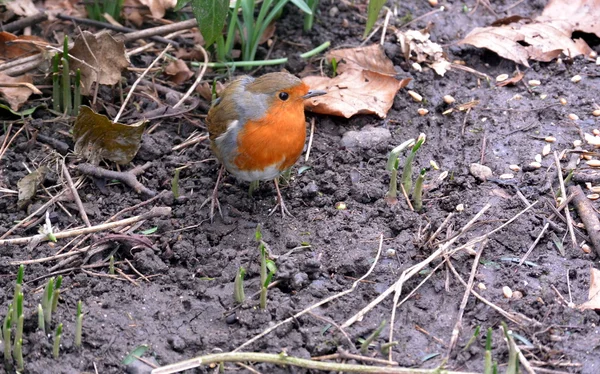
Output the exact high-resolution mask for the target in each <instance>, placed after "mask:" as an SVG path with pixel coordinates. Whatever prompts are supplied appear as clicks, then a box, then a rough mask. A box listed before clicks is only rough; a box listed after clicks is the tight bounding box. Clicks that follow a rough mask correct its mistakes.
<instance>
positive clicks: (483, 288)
mask: <svg viewBox="0 0 600 374" xmlns="http://www.w3.org/2000/svg"><path fill="white" fill-rule="evenodd" d="M477 288H479V289H480V290H482V291H485V290H487V287H486V286H485V284H483V283H482V282H479V284H477Z"/></svg>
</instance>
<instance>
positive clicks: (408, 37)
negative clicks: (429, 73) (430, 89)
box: [396, 29, 452, 76]
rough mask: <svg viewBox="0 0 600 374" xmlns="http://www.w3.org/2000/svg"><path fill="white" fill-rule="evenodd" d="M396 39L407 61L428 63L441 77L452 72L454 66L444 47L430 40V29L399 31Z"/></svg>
mask: <svg viewBox="0 0 600 374" xmlns="http://www.w3.org/2000/svg"><path fill="white" fill-rule="evenodd" d="M396 37H397V38H398V43H399V44H400V49H401V50H402V53H403V54H404V58H405V59H406V60H407V61H416V62H418V63H426V64H427V65H429V66H430V67H431V68H432V69H433V70H434V71H435V72H436V73H437V74H438V75H441V76H443V75H444V74H445V73H446V71H448V70H450V67H451V65H452V64H451V63H450V61H448V59H447V58H446V54H445V53H444V51H443V49H442V46H441V45H439V44H438V43H434V42H432V41H431V40H429V37H430V34H429V30H428V29H424V30H407V31H397V32H396Z"/></svg>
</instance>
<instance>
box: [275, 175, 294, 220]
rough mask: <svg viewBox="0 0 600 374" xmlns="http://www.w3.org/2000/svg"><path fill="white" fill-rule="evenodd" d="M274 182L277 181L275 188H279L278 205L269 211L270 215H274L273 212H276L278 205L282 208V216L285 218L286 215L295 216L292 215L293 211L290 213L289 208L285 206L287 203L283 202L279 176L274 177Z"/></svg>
mask: <svg viewBox="0 0 600 374" xmlns="http://www.w3.org/2000/svg"><path fill="white" fill-rule="evenodd" d="M273 182H275V189H276V190H277V205H275V206H274V207H273V209H271V211H270V212H269V216H271V215H273V213H275V211H276V210H277V207H280V208H281V216H282V217H283V218H285V216H288V217H294V216H293V215H292V213H290V212H289V211H288V210H287V208H286V207H285V204H284V202H283V197H282V196H281V191H280V190H279V181H278V178H275V179H273Z"/></svg>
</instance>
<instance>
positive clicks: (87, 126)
mask: <svg viewBox="0 0 600 374" xmlns="http://www.w3.org/2000/svg"><path fill="white" fill-rule="evenodd" d="M146 122H147V121H146V120H142V121H139V122H137V123H134V124H131V125H124V124H121V123H116V122H113V121H111V120H110V119H109V118H108V117H106V116H103V115H101V114H98V113H95V112H94V111H93V110H92V109H91V108H89V107H87V106H85V105H82V106H81V107H80V109H79V115H78V116H77V119H76V120H75V125H74V127H73V140H74V141H75V153H76V154H77V155H79V156H80V157H83V158H85V159H87V160H88V161H89V162H90V163H91V164H94V165H98V164H99V163H100V161H101V160H109V161H114V162H116V163H117V164H121V165H124V164H127V163H128V162H130V161H131V160H132V159H133V157H135V155H136V153H137V151H138V150H139V149H140V145H141V140H142V134H143V133H144V127H145V125H146Z"/></svg>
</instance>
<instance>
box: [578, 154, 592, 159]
mask: <svg viewBox="0 0 600 374" xmlns="http://www.w3.org/2000/svg"><path fill="white" fill-rule="evenodd" d="M581 158H582V159H584V160H591V159H592V155H588V154H585V155H581Z"/></svg>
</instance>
